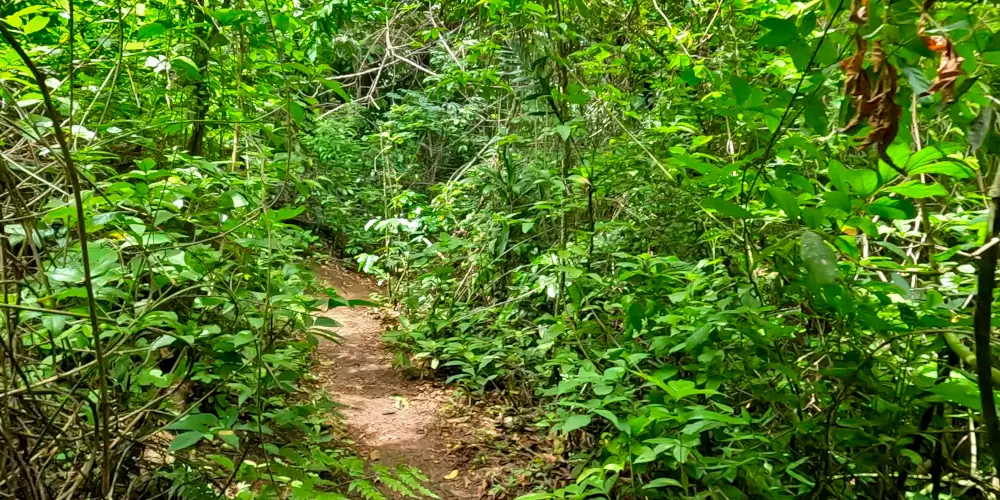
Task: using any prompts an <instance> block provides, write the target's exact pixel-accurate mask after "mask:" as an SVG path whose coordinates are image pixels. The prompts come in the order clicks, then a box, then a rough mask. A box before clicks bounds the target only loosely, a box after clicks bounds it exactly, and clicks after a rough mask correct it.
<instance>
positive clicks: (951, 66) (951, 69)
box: [920, 37, 965, 102]
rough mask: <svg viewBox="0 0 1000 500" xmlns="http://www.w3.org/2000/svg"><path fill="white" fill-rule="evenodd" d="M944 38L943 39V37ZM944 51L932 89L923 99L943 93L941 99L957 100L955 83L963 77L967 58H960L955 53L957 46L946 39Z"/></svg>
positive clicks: (926, 92)
mask: <svg viewBox="0 0 1000 500" xmlns="http://www.w3.org/2000/svg"><path fill="white" fill-rule="evenodd" d="M941 38H943V37H941ZM944 42H945V44H944V50H942V51H940V52H941V62H939V63H938V69H937V76H936V77H934V83H932V84H931V86H930V88H928V89H927V90H925V91H924V92H922V93H921V94H920V96H921V97H923V96H928V95H932V94H935V93H937V92H940V93H941V97H942V98H943V99H944V100H945V101H947V102H952V101H954V100H955V81H956V80H958V77H960V76H962V63H963V62H965V58H963V57H960V56H959V55H958V53H956V52H955V46H954V45H952V43H951V41H950V40H947V39H945V41H944Z"/></svg>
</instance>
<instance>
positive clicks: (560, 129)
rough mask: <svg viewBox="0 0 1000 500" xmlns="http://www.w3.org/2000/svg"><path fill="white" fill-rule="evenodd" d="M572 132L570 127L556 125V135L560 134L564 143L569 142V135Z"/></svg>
mask: <svg viewBox="0 0 1000 500" xmlns="http://www.w3.org/2000/svg"><path fill="white" fill-rule="evenodd" d="M571 132H572V130H571V129H570V128H569V125H556V133H557V134H559V137H562V140H564V141H565V140H569V134H570V133H571Z"/></svg>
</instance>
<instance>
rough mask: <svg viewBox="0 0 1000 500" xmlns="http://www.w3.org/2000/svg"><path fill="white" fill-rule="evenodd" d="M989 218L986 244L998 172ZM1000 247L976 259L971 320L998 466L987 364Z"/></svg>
mask: <svg viewBox="0 0 1000 500" xmlns="http://www.w3.org/2000/svg"><path fill="white" fill-rule="evenodd" d="M989 197H990V218H989V227H988V229H987V231H986V245H990V242H991V241H993V238H994V236H995V235H996V232H997V228H998V226H1000V172H997V173H995V174H993V186H992V187H991V188H990V192H989ZM998 251H1000V249H998V248H997V245H990V246H989V248H987V249H986V251H985V252H983V254H982V258H981V260H980V261H979V287H978V292H977V296H976V314H975V316H974V320H973V324H974V326H975V339H976V375H977V377H978V379H979V398H980V401H981V402H982V405H983V421H984V423H985V424H986V439H987V441H988V442H989V448H990V451H992V453H993V465H994V466H995V467H1000V429H998V427H997V408H996V402H995V401H994V400H993V373H992V368H991V366H990V363H991V361H992V360H991V359H990V358H991V356H992V352H991V351H992V348H991V347H990V336H991V324H992V321H991V320H992V315H993V290H994V288H996V270H997V256H998Z"/></svg>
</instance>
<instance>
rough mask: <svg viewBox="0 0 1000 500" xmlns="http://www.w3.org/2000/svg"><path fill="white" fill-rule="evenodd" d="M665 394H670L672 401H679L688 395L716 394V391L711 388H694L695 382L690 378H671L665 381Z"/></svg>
mask: <svg viewBox="0 0 1000 500" xmlns="http://www.w3.org/2000/svg"><path fill="white" fill-rule="evenodd" d="M666 386H667V394H670V397H671V398H674V401H680V400H682V399H684V398H686V397H688V396H695V395H699V394H703V395H706V396H714V395H716V394H718V391H714V390H712V389H696V388H695V383H694V382H692V381H690V380H671V381H670V382H667V384H666Z"/></svg>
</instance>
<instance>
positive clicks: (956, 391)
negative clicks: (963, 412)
mask: <svg viewBox="0 0 1000 500" xmlns="http://www.w3.org/2000/svg"><path fill="white" fill-rule="evenodd" d="M931 392H932V393H933V394H935V395H936V396H939V397H941V398H943V399H945V400H946V401H950V402H952V403H955V404H958V405H962V406H965V407H966V408H969V409H972V410H975V411H982V409H983V404H982V401H981V400H980V398H979V389H978V388H977V387H976V386H974V385H973V384H972V382H970V381H968V380H963V379H956V378H952V379H948V380H947V381H945V382H942V383H940V384H938V385H936V386H934V387H933V388H932V389H931Z"/></svg>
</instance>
